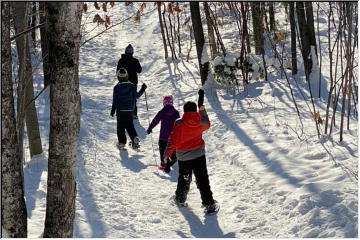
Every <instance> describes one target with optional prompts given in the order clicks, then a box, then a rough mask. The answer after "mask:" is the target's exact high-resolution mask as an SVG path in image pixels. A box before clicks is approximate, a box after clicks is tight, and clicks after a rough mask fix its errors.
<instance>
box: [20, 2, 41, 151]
mask: <svg viewBox="0 0 360 240" xmlns="http://www.w3.org/2000/svg"><path fill="white" fill-rule="evenodd" d="M28 4H29V3H26V2H17V3H15V4H14V7H15V11H16V14H17V15H16V18H15V19H14V25H15V32H16V34H17V33H19V32H22V31H24V30H25V29H27V28H28V22H27V21H25V22H24V19H26V15H27V14H26V11H27V9H26V8H29V5H28ZM30 5H31V3H30ZM24 24H25V25H24ZM29 42H30V41H29V34H24V35H22V36H20V37H18V38H16V46H17V51H18V56H19V74H18V76H19V87H20V88H21V89H22V91H21V92H23V94H24V95H25V96H24V97H23V96H20V95H19V98H22V99H24V101H21V102H22V104H23V106H22V105H20V108H21V109H23V111H24V114H25V121H26V129H27V135H28V139H29V148H30V157H32V156H34V155H37V154H40V153H42V151H43V150H42V146H41V137H40V130H39V122H38V117H37V113H36V107H35V101H32V100H33V99H34V85H33V75H32V66H31V56H30V45H29ZM22 126H23V124H22ZM21 145H22V144H21Z"/></svg>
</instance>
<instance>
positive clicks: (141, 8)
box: [139, 3, 146, 12]
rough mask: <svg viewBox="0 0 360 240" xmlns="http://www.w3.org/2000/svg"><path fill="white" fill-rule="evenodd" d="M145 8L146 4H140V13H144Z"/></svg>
mask: <svg viewBox="0 0 360 240" xmlns="http://www.w3.org/2000/svg"><path fill="white" fill-rule="evenodd" d="M145 8H146V3H142V4H141V5H140V9H139V10H140V12H143V11H144V9H145Z"/></svg>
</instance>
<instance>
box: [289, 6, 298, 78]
mask: <svg viewBox="0 0 360 240" xmlns="http://www.w3.org/2000/svg"><path fill="white" fill-rule="evenodd" d="M289 6H290V9H289V11H290V12H289V17H290V29H291V73H292V74H293V75H295V74H297V58H296V23H295V8H294V2H289Z"/></svg>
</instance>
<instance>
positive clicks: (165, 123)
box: [148, 105, 180, 141]
mask: <svg viewBox="0 0 360 240" xmlns="http://www.w3.org/2000/svg"><path fill="white" fill-rule="evenodd" d="M178 118H180V114H179V112H178V111H177V110H176V109H175V108H174V107H173V106H172V105H166V106H164V107H163V108H162V109H161V110H160V111H159V112H158V113H157V114H156V116H155V117H154V119H153V120H152V121H151V123H150V126H149V128H148V132H149V131H152V129H153V128H154V127H156V125H158V123H159V122H160V121H161V127H160V136H159V139H160V140H164V141H167V140H168V138H169V136H170V133H171V131H172V130H173V127H174V122H175V120H176V119H178Z"/></svg>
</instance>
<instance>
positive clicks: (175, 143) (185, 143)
mask: <svg viewBox="0 0 360 240" xmlns="http://www.w3.org/2000/svg"><path fill="white" fill-rule="evenodd" d="M133 54H134V48H133V47H132V46H131V44H129V45H128V46H127V47H126V49H125V53H124V54H122V55H121V58H120V60H119V62H118V64H117V69H116V76H117V79H118V83H117V84H116V85H115V87H114V90H113V102H112V108H111V113H110V115H111V117H113V116H114V115H115V113H116V120H117V137H118V147H119V149H120V150H121V151H122V150H125V146H126V142H127V139H126V133H125V131H126V132H127V134H128V135H129V137H130V146H131V147H132V148H133V149H138V148H139V147H140V144H139V143H140V139H139V137H138V135H137V132H136V129H135V126H134V123H133V120H134V119H137V118H138V117H137V107H136V100H137V99H138V98H139V97H141V95H142V94H143V93H144V92H145V90H146V88H147V86H146V84H142V86H141V88H140V90H139V91H137V84H138V76H137V74H138V73H141V71H142V67H141V65H140V63H139V60H138V59H136V58H134V57H133ZM198 94H199V98H198V104H196V103H195V102H192V101H188V102H186V103H185V104H184V106H183V111H184V114H183V116H182V117H181V118H180V114H179V111H177V110H176V109H175V107H174V106H173V102H174V99H173V97H172V96H171V95H167V96H164V98H163V108H162V109H161V110H160V111H159V112H158V113H157V114H156V115H155V117H154V119H153V120H152V121H151V123H150V125H149V127H148V129H147V134H151V133H152V130H153V128H154V127H156V126H157V125H158V124H159V123H160V122H161V125H160V135H159V141H158V144H159V152H160V162H161V163H160V166H159V169H160V170H163V171H164V172H166V173H169V172H170V171H171V169H170V167H171V166H172V165H173V164H175V163H176V162H178V166H179V177H178V183H177V188H176V191H175V196H173V197H172V200H173V202H174V203H175V204H176V205H178V206H186V198H187V194H188V192H189V189H190V183H191V181H192V174H193V173H194V176H195V179H196V184H197V187H198V189H199V191H200V195H201V200H202V206H203V207H204V208H205V210H204V211H205V213H207V214H213V213H216V212H217V211H218V210H219V204H218V203H217V201H216V200H214V198H213V196H212V191H211V188H210V183H209V176H208V173H207V167H206V157H205V142H204V140H203V138H202V133H203V132H204V131H206V130H208V129H209V128H210V120H209V118H208V115H207V113H206V110H205V107H204V105H203V102H204V91H203V90H202V89H201V90H199V92H198Z"/></svg>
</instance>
